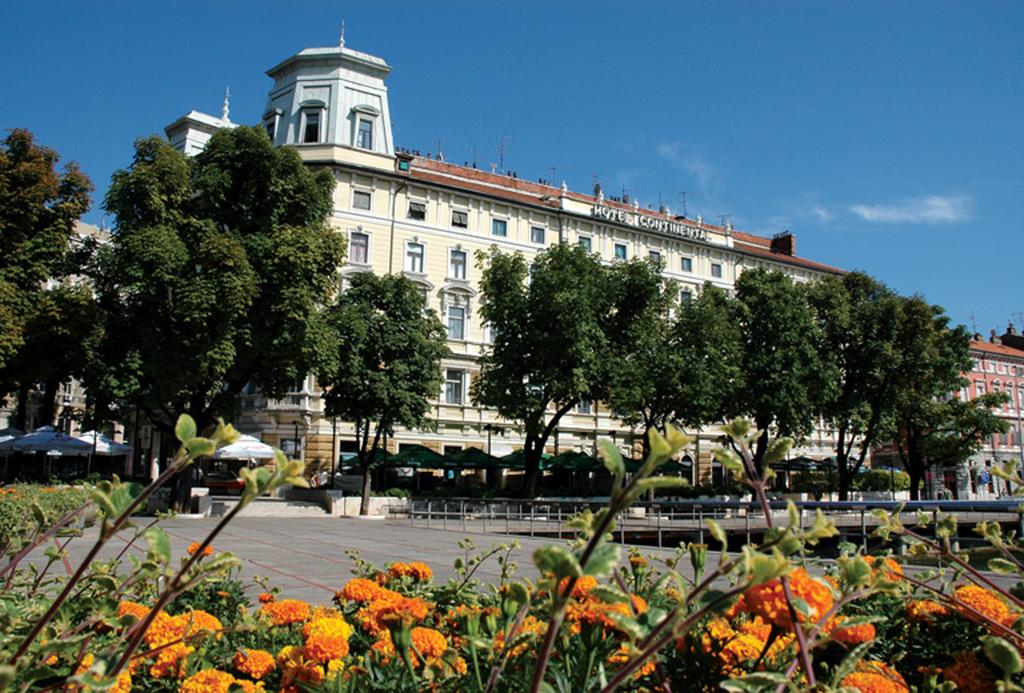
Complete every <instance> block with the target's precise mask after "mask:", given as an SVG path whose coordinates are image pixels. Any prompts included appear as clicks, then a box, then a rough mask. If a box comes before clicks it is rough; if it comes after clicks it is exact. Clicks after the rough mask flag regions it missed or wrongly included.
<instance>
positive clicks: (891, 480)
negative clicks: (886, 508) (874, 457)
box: [853, 469, 910, 491]
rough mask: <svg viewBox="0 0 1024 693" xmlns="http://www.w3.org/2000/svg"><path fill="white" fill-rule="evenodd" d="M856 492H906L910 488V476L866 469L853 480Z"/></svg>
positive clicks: (904, 473)
mask: <svg viewBox="0 0 1024 693" xmlns="http://www.w3.org/2000/svg"><path fill="white" fill-rule="evenodd" d="M853 488H854V490H856V491H890V490H894V491H906V490H907V489H909V488H910V475H909V474H907V473H906V472H901V471H891V472H890V471H888V470H885V469H868V470H866V471H865V472H863V473H861V474H858V475H857V476H856V477H855V478H854V480H853Z"/></svg>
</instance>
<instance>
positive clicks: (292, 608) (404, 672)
mask: <svg viewBox="0 0 1024 693" xmlns="http://www.w3.org/2000/svg"><path fill="white" fill-rule="evenodd" d="M183 420H184V417H183ZM190 424H191V421H190V420H184V424H182V423H181V422H179V429H180V430H179V437H180V438H181V440H182V443H183V444H182V450H181V452H180V454H179V456H178V458H176V460H175V461H174V463H172V465H171V466H170V467H169V469H168V470H167V471H166V472H165V474H166V475H171V474H174V473H176V471H178V470H180V469H181V468H183V467H184V465H185V464H187V463H188V461H189V460H190V459H192V457H193V456H194V455H197V454H209V452H210V451H212V450H214V449H216V446H217V445H218V444H224V443H226V442H230V440H232V439H233V437H234V436H235V434H234V432H233V430H232V429H230V427H224V426H219V427H218V428H217V430H216V431H215V432H214V434H213V436H212V437H211V438H209V439H207V438H201V437H196V435H195V428H194V424H192V425H191V427H190ZM725 431H726V433H727V434H728V435H730V436H731V437H732V438H733V442H734V444H735V446H736V450H737V451H738V453H737V452H732V451H726V450H719V451H717V453H716V454H717V455H718V457H719V460H720V461H721V462H722V464H723V465H725V466H727V467H729V468H730V469H731V470H733V471H734V473H737V474H739V475H741V477H742V478H744V479H745V483H747V484H748V485H749V487H750V488H751V489H752V490H753V492H754V493H755V496H756V497H757V498H758V499H759V500H760V502H761V504H762V506H763V507H764V508H765V509H766V519H767V520H768V521H769V524H770V525H771V526H770V529H769V530H768V531H767V533H766V535H765V538H764V541H763V543H761V544H760V545H757V546H753V545H750V546H746V547H744V549H743V551H742V552H741V553H740V554H739V555H728V554H726V553H724V552H723V553H721V554H719V555H718V557H717V560H714V559H713V558H712V559H711V560H709V553H708V548H707V547H706V546H702V545H688V546H681V547H680V548H679V550H678V551H677V552H676V553H675V554H674V555H672V556H670V557H668V558H661V559H659V560H657V561H655V560H653V559H651V558H649V557H645V556H643V555H642V554H641V553H640V552H638V551H632V552H631V553H630V554H629V555H628V556H626V557H624V556H623V555H622V550H621V547H620V546H618V545H617V544H614V543H612V542H611V541H610V536H611V533H612V532H613V531H614V528H615V518H616V517H617V516H618V515H619V514H620V513H622V512H624V511H625V510H626V509H627V508H628V507H629V505H630V504H631V503H632V502H633V500H635V499H636V498H637V497H638V496H639V495H640V494H642V493H644V492H646V491H649V490H650V489H652V488H662V487H665V486H668V485H670V484H673V483H677V482H676V481H674V480H668V479H661V478H660V477H656V476H653V472H654V471H655V469H656V468H657V466H658V465H659V464H660V463H661V462H663V461H664V460H666V459H668V457H669V456H670V455H672V454H674V453H675V452H677V451H678V450H680V449H681V448H682V447H683V446H684V445H686V442H687V441H686V438H685V436H682V435H681V434H679V433H677V432H676V431H673V430H672V429H669V431H668V435H667V436H665V437H661V436H657V435H652V439H651V448H652V453H651V457H649V458H648V460H647V462H645V464H644V466H643V467H642V468H641V469H640V470H639V471H638V472H637V473H636V475H634V476H633V477H631V478H628V479H627V478H626V476H625V471H624V465H623V461H622V459H621V457H619V456H618V452H617V450H616V449H615V448H614V447H613V446H607V447H606V448H605V461H606V464H607V466H608V468H609V471H611V472H612V474H613V477H614V479H615V484H614V489H613V493H612V496H611V498H610V501H609V505H608V506H607V507H606V508H604V509H602V510H600V511H599V512H596V513H592V512H590V511H584V512H583V513H581V514H579V515H578V516H576V517H573V518H571V519H570V521H569V522H568V529H569V530H571V531H574V532H575V534H576V538H575V539H574V540H573V541H571V542H569V543H567V544H555V545H551V546H546V547H544V548H541V549H539V550H537V551H536V552H534V554H533V556H532V559H533V564H534V566H535V568H536V571H535V572H534V571H531V573H530V576H528V577H521V576H520V575H519V574H518V568H517V564H516V561H515V558H516V554H515V548H516V547H515V546H514V545H511V546H504V545H502V546H497V547H493V548H491V549H489V550H487V551H485V552H478V551H477V549H476V547H474V546H473V545H472V544H471V543H470V542H468V541H466V542H464V543H463V548H464V550H465V552H466V553H465V556H464V558H462V559H460V560H459V561H458V562H457V563H456V565H455V577H454V578H452V579H450V580H448V581H447V582H444V583H438V582H435V581H434V579H433V571H432V570H431V568H430V566H428V565H425V564H423V563H420V562H416V561H412V562H394V563H390V564H388V565H385V566H380V567H378V566H374V565H371V564H369V563H367V562H365V561H363V560H361V559H360V558H359V557H358V555H354V554H353V555H352V557H353V559H354V562H355V565H356V569H355V573H356V575H355V577H353V578H351V579H348V580H346V581H342V579H341V578H339V585H338V588H339V589H338V592H337V594H336V595H335V598H334V601H333V602H332V603H331V604H321V605H314V604H308V603H306V602H303V601H299V600H295V599H290V598H288V595H286V594H279V593H278V592H277V591H276V590H274V589H273V588H268V587H267V586H266V585H262V584H261V587H262V589H263V592H262V593H261V594H260V595H259V597H258V598H257V599H256V600H253V603H250V600H249V599H247V598H246V596H245V594H244V590H243V586H242V585H241V584H240V583H239V582H238V581H237V580H236V579H235V578H234V577H233V575H234V573H233V571H234V570H235V569H236V567H237V565H238V560H237V559H236V558H235V557H233V556H231V555H230V554H228V553H217V552H216V551H214V549H213V543H214V541H215V539H216V537H217V535H218V533H219V532H220V531H221V530H222V529H223V528H224V527H225V526H226V525H227V524H228V523H229V522H230V521H231V519H232V517H234V514H236V513H237V512H238V511H239V509H240V508H241V507H244V504H245V502H247V500H249V499H251V498H255V497H257V496H258V495H260V494H261V493H265V492H268V491H271V490H273V489H275V488H278V487H280V486H281V485H284V484H294V483H301V480H302V477H301V472H302V465H301V463H299V462H294V461H291V462H289V461H287V460H284V459H283V456H279V458H278V459H277V460H276V464H275V465H274V466H273V467H267V468H260V469H257V470H243V477H244V478H245V482H246V488H245V490H244V492H243V494H242V498H241V500H240V502H239V504H238V506H236V507H235V508H234V509H233V510H232V511H231V512H230V513H229V514H228V515H227V516H225V517H224V518H222V519H221V520H220V522H219V523H218V524H217V525H216V527H215V528H214V529H213V530H212V531H211V533H210V534H209V535H208V536H207V537H206V539H204V540H203V541H200V542H196V543H195V544H193V545H192V546H190V547H189V548H188V552H187V555H185V556H181V557H174V556H172V555H171V554H170V549H169V546H170V544H169V540H168V537H167V535H166V534H164V533H163V531H162V530H160V528H159V526H158V525H149V526H145V527H135V530H134V534H133V536H132V537H131V538H130V539H129V540H128V543H129V545H130V544H132V543H135V542H136V541H138V542H144V543H145V544H146V546H147V550H146V555H145V558H144V559H137V558H134V555H135V554H134V553H127V554H126V552H127V549H125V550H123V551H122V552H121V554H120V555H119V556H118V557H117V558H114V559H113V560H109V561H105V562H104V561H99V560H96V559H97V556H98V555H99V551H100V549H101V548H102V547H103V546H104V545H105V544H106V542H107V541H109V540H110V539H111V538H112V537H114V536H115V535H116V534H117V533H118V532H119V531H121V530H122V529H126V528H128V527H131V526H132V525H131V523H130V521H129V518H130V517H131V516H132V513H133V512H134V511H135V510H136V509H137V508H138V507H140V505H141V504H142V503H144V502H145V500H146V498H147V495H148V494H151V493H152V492H153V490H154V489H155V488H156V487H158V486H159V485H160V483H162V482H163V481H165V480H166V479H164V478H161V479H157V480H156V481H155V482H154V483H153V484H152V485H151V486H149V487H147V488H145V489H140V488H138V487H133V486H131V485H126V484H120V483H118V482H116V481H115V483H106V482H104V483H100V484H98V485H97V486H96V487H95V488H94V489H92V490H91V501H90V505H91V506H92V507H94V508H95V509H96V511H97V512H98V514H99V519H100V531H99V533H98V534H99V536H98V538H97V540H96V543H95V545H94V546H93V549H92V550H91V551H90V553H89V555H88V556H87V558H86V560H85V561H83V562H82V563H81V565H80V566H79V567H78V569H77V570H76V571H75V572H74V574H73V575H72V576H71V577H67V576H65V575H61V574H60V571H55V573H56V575H55V576H53V577H51V576H50V573H49V570H50V568H52V567H53V566H54V565H56V564H59V562H60V560H61V559H62V558H63V551H62V549H61V548H59V543H58V547H54V548H50V549H47V551H46V560H45V561H43V562H41V563H39V562H36V563H32V564H30V565H27V566H26V565H21V562H22V561H23V560H24V559H25V557H26V556H27V555H28V553H27V552H28V550H29V549H39V548H40V547H42V546H43V545H44V544H48V543H49V541H50V540H51V539H54V540H56V537H58V536H59V535H60V534H61V533H63V532H71V531H73V530H74V523H72V522H70V521H68V522H67V523H66V524H60V523H58V525H57V526H55V527H47V526H46V525H45V523H43V522H42V521H41V520H40V521H39V522H38V524H37V526H36V528H35V529H34V530H31V531H28V530H27V531H26V532H25V533H24V535H23V537H24V538H25V541H27V542H28V546H27V548H17V547H16V548H14V549H10V548H9V549H8V550H7V552H6V554H7V556H8V557H9V559H10V560H9V562H8V563H7V565H6V566H5V567H2V568H0V579H4V580H5V581H6V582H5V588H6V589H5V590H4V591H3V592H0V661H2V662H6V664H0V689H11V690H23V691H28V690H41V691H57V690H64V691H86V690H94V691H99V690H113V691H118V692H119V693H121V692H124V691H128V690H141V691H181V692H183V693H200V692H202V693H213V692H218V691H222V692H224V693H229V692H230V691H287V692H289V693H291V692H298V691H334V692H339V691H352V692H354V691H360V693H365V692H367V691H422V690H432V691H478V692H482V691H531V692H534V691H559V692H563V691H564V692H566V693H567V692H569V691H599V692H600V693H610V691H613V690H627V691H634V690H635V691H641V690H643V691H646V690H661V691H711V690H718V689H726V690H737V691H777V692H780V693H781V692H782V691H786V690H790V691H797V690H816V691H824V690H844V691H863V692H864V693H876V692H879V691H891V692H904V691H905V692H907V693H909V692H910V691H911V690H914V691H951V690H961V691H995V690H1005V691H1016V690H1020V684H1021V672H1022V670H1024V663H1022V661H1021V650H1022V649H1024V629H1022V626H1021V624H1022V622H1024V621H1022V619H1021V618H1020V616H1021V613H1022V607H1024V602H1022V600H1021V598H1020V596H1019V594H1020V589H1019V588H1014V589H1013V590H1006V589H1004V588H1003V587H1001V586H1000V585H998V584H996V583H995V582H993V581H992V579H991V574H990V573H982V572H981V571H979V570H977V569H976V568H974V567H972V566H971V565H970V563H969V562H967V561H965V560H964V559H963V558H962V557H961V556H959V555H958V554H956V553H954V552H953V551H952V549H951V546H950V541H949V537H950V536H952V535H954V534H955V532H956V519H955V518H954V517H952V516H942V515H940V516H939V517H938V521H937V522H936V523H935V524H934V525H933V526H931V527H930V528H928V527H927V525H928V523H929V521H930V517H929V516H924V515H922V516H921V517H919V518H918V523H917V525H918V526H915V527H914V528H908V527H904V526H903V524H902V522H901V518H902V515H901V514H900V513H898V512H897V513H894V514H892V515H887V514H885V513H882V512H879V513H878V514H877V519H878V521H879V523H880V526H879V528H878V530H877V532H876V534H877V535H878V536H879V537H880V538H881V539H882V540H883V541H888V540H889V539H891V538H892V537H894V536H898V537H900V538H901V540H902V541H903V542H904V543H905V545H906V546H907V548H908V551H909V553H910V555H911V556H912V557H914V558H915V559H920V558H924V557H929V556H930V557H932V558H934V559H938V560H939V561H941V562H943V563H945V564H946V565H948V566H951V567H952V570H947V571H945V572H943V571H942V570H935V571H933V572H932V573H931V574H925V573H921V572H911V571H910V570H909V569H906V570H905V569H904V567H903V566H901V565H900V564H899V563H897V562H896V561H895V560H893V559H892V558H888V557H884V556H861V555H858V554H856V553H849V554H844V555H843V556H841V557H840V559H839V560H838V561H837V562H835V563H834V564H829V565H828V566H824V567H823V566H821V565H815V564H814V563H813V562H811V561H808V560H806V559H805V558H804V557H803V556H804V555H805V548H806V547H808V546H811V545H813V544H815V543H817V542H818V541H820V540H821V539H823V538H826V537H830V536H834V535H835V534H836V529H835V527H834V526H833V525H832V523H830V522H829V520H828V519H827V518H825V517H824V516H823V515H821V514H820V513H818V515H817V516H816V518H815V521H814V522H813V524H812V525H811V526H807V525H806V523H801V522H799V517H798V514H797V511H796V509H795V507H792V506H791V507H790V512H789V520H788V522H787V523H785V524H782V525H778V526H775V525H772V524H771V523H772V518H773V516H772V514H771V513H770V512H769V511H768V505H767V501H766V500H765V483H764V482H765V480H766V477H765V476H764V475H762V476H758V475H757V470H756V469H754V468H753V465H752V464H751V462H750V460H751V457H750V453H749V442H750V440H751V439H752V438H751V436H752V433H751V431H750V429H749V426H748V425H747V424H745V423H744V422H741V421H739V422H734V423H733V424H731V425H730V426H727V427H726V428H725ZM755 433H756V432H755ZM785 452H786V445H784V444H783V445H779V444H775V443H773V444H772V446H771V449H770V450H769V454H768V455H767V456H766V464H768V463H770V462H771V458H772V457H773V456H780V455H785ZM999 473H1003V474H1006V476H1007V477H1008V478H1011V480H1012V481H1013V483H1014V484H1015V485H1017V486H1019V487H1024V479H1020V478H1019V477H1017V476H1016V475H1015V472H1014V470H1013V469H1012V468H1006V469H1001V470H1000V472H999ZM65 517H69V516H68V515H65ZM72 517H74V516H72ZM925 528H927V529H928V531H929V532H931V535H927V534H924V533H922V532H923V531H924V529H925ZM978 529H979V531H980V533H981V534H982V535H983V536H984V537H985V538H986V539H987V541H988V543H989V544H990V546H991V547H992V548H993V549H995V550H996V552H997V553H998V556H997V557H994V558H992V559H991V560H990V561H989V563H988V567H989V568H990V569H992V570H996V571H999V572H1003V573H1007V574H1014V575H1017V576H1018V577H1019V576H1020V575H1021V574H1024V566H1022V565H1021V563H1020V562H1019V561H1018V560H1017V558H1016V555H1017V554H1016V552H1015V550H1014V545H1013V544H1012V539H1013V538H1012V537H1011V538H1009V539H1008V538H1006V537H1004V536H1003V535H1002V532H1001V529H1000V528H999V526H998V525H986V524H984V523H982V524H981V525H979V527H978ZM708 531H709V533H710V535H711V536H712V537H714V539H715V540H716V541H717V542H718V543H719V544H721V545H722V546H724V545H725V544H726V541H725V540H726V536H725V533H724V532H723V530H722V528H721V527H719V526H718V525H717V524H716V523H715V522H713V521H709V522H708ZM126 555H127V556H128V557H129V558H126V557H125V556H126ZM485 561H496V562H498V563H499V564H500V566H501V575H500V578H499V579H498V580H497V581H496V583H494V584H483V583H482V582H480V581H479V580H477V579H475V577H474V575H475V574H476V571H477V570H478V569H479V567H480V565H482V564H483V563H484V562H485ZM684 562H688V563H689V568H690V570H689V571H681V570H680V565H681V564H683V563H684ZM69 570H70V568H69ZM684 572H685V573H687V574H689V575H691V577H684ZM1018 587H1019V585H1018Z"/></svg>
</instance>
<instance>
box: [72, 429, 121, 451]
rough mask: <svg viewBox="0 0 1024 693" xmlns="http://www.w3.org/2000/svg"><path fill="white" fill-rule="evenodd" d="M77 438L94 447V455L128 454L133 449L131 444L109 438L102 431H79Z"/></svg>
mask: <svg viewBox="0 0 1024 693" xmlns="http://www.w3.org/2000/svg"><path fill="white" fill-rule="evenodd" d="M75 438H78V439H79V440H84V441H85V442H86V443H88V444H89V447H91V448H92V454H94V455H110V456H115V455H127V454H129V453H130V452H131V451H132V448H131V446H130V445H125V444H124V443H118V442H117V441H115V440H113V439H112V438H108V437H107V436H105V435H103V434H102V433H97V432H96V431H86V432H85V433H79V434H78V435H77V436H75Z"/></svg>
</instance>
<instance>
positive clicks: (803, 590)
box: [743, 568, 833, 629]
mask: <svg viewBox="0 0 1024 693" xmlns="http://www.w3.org/2000/svg"><path fill="white" fill-rule="evenodd" d="M789 589H790V592H791V593H792V595H793V597H794V598H795V599H802V600H803V601H804V602H805V603H806V604H807V610H808V613H809V615H810V620H811V621H812V622H816V621H817V620H818V619H820V618H821V617H822V616H824V615H825V614H826V613H828V611H829V609H831V608H832V604H833V600H832V590H831V589H829V587H828V585H825V584H824V583H822V582H819V581H818V580H815V579H814V578H812V577H811V576H810V575H809V574H808V573H807V571H806V570H805V569H803V568H797V569H796V570H794V571H793V572H792V573H791V574H790V576H789ZM743 601H744V602H745V605H746V608H747V609H748V610H749V611H750V612H751V613H754V614H757V615H758V616H760V617H761V618H763V619H764V620H765V621H767V622H769V623H772V624H775V625H777V626H780V627H782V628H786V629H791V628H792V627H793V620H792V617H791V616H790V613H789V605H788V604H787V602H786V595H785V592H784V591H783V589H782V582H781V581H780V580H779V579H778V578H776V579H774V580H769V581H768V582H765V583H763V584H760V585H754V586H753V587H751V588H750V589H748V590H747V591H746V592H744V594H743ZM796 614H797V618H799V620H800V622H801V623H803V622H805V621H807V620H808V617H807V615H805V614H804V613H802V612H800V611H796Z"/></svg>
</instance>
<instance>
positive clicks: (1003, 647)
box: [981, 635, 1024, 676]
mask: <svg viewBox="0 0 1024 693" xmlns="http://www.w3.org/2000/svg"><path fill="white" fill-rule="evenodd" d="M981 642H982V647H984V649H985V656H986V657H988V658H989V661H991V662H992V663H993V664H995V665H996V666H997V667H999V668H1000V669H1001V670H1002V671H1003V673H1004V674H1006V675H1008V676H1010V675H1013V674H1019V673H1020V671H1021V669H1022V668H1024V663H1022V662H1021V658H1020V652H1019V651H1018V650H1017V648H1016V647H1014V646H1013V645H1011V644H1010V643H1008V642H1006V641H1005V640H1003V639H1002V638H998V637H996V636H994V635H989V636H987V637H986V638H984V639H983V640H982V641H981Z"/></svg>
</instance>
